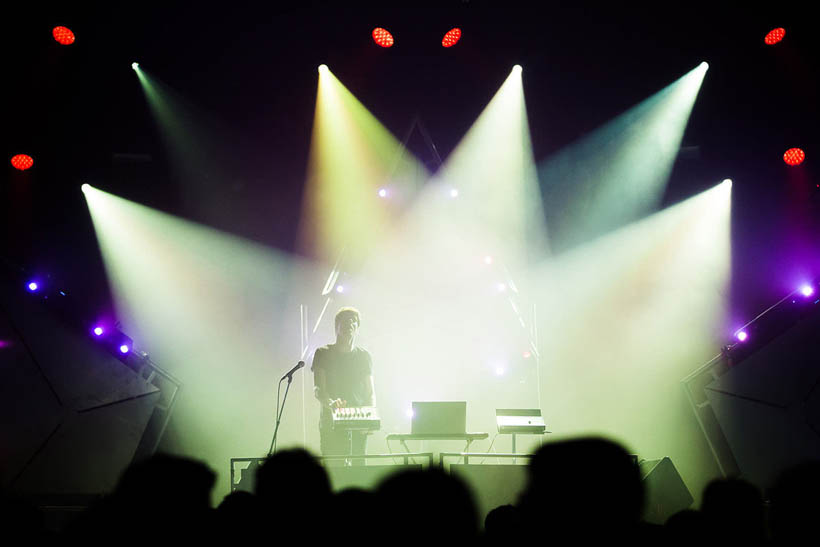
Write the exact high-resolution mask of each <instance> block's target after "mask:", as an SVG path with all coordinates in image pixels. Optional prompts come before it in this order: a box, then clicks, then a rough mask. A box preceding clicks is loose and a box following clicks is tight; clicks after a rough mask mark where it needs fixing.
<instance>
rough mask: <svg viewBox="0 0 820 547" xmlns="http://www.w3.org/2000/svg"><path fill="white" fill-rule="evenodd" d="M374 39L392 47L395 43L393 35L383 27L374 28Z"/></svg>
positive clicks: (382, 44)
mask: <svg viewBox="0 0 820 547" xmlns="http://www.w3.org/2000/svg"><path fill="white" fill-rule="evenodd" d="M373 41H374V42H376V43H377V44H379V45H380V46H382V47H390V46H392V45H393V35H392V34H390V32H388V31H387V29H383V28H381V27H377V28H374V29H373Z"/></svg>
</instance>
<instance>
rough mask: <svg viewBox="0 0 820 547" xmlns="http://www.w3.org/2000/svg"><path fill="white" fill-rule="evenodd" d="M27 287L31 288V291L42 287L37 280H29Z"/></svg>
mask: <svg viewBox="0 0 820 547" xmlns="http://www.w3.org/2000/svg"><path fill="white" fill-rule="evenodd" d="M26 288H27V289H28V290H29V292H37V290H38V289H39V288H40V285H39V284H38V283H37V282H36V281H29V282H28V283H27V284H26Z"/></svg>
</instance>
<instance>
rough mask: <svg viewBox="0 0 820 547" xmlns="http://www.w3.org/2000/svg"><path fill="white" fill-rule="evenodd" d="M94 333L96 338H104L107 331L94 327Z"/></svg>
mask: <svg viewBox="0 0 820 547" xmlns="http://www.w3.org/2000/svg"><path fill="white" fill-rule="evenodd" d="M92 332H93V333H94V336H102V335H103V333H105V329H104V328H102V327H94V330H93V331H92Z"/></svg>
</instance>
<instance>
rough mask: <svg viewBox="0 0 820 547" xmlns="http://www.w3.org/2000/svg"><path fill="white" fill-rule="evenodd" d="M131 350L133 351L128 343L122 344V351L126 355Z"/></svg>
mask: <svg viewBox="0 0 820 547" xmlns="http://www.w3.org/2000/svg"><path fill="white" fill-rule="evenodd" d="M129 351H131V348H130V347H129V346H128V344H120V353H122V354H123V355H125V354H126V353H128V352H129Z"/></svg>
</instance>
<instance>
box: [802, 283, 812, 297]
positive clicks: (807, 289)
mask: <svg viewBox="0 0 820 547" xmlns="http://www.w3.org/2000/svg"><path fill="white" fill-rule="evenodd" d="M800 294H802V295H803V296H805V297H807V298H808V297H809V296H811V295H813V294H814V288H813V287H812V286H811V285H809V284H808V283H806V284H805V285H801V286H800Z"/></svg>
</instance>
